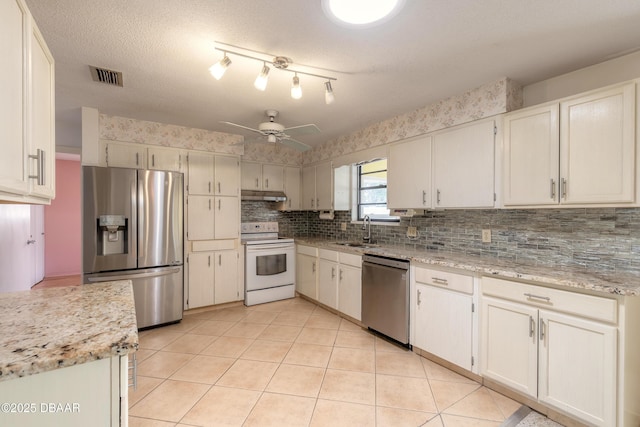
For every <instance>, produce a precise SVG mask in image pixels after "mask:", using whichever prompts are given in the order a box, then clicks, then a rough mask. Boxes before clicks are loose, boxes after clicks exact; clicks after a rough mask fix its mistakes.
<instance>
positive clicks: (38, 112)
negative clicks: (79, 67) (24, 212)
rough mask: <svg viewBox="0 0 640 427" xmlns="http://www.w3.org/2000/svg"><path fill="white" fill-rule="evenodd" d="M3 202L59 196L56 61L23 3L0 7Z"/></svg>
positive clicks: (0, 176)
mask: <svg viewBox="0 0 640 427" xmlns="http://www.w3.org/2000/svg"><path fill="white" fill-rule="evenodd" d="M0 40H2V42H0V56H1V57H2V61H1V62H0V78H1V79H2V82H3V83H2V96H0V129H1V132H2V133H1V134H0V138H1V139H2V141H3V144H2V150H3V155H2V157H1V158H0V200H7V201H13V202H24V203H49V202H50V201H51V199H52V198H53V197H54V196H55V129H54V125H55V101H54V90H55V85H54V75H55V74H54V60H53V56H52V55H51V53H50V51H49V49H48V48H47V45H46V43H45V41H44V39H43V38H42V35H41V34H40V31H39V30H38V28H37V26H36V24H35V22H34V21H33V19H32V17H31V14H30V12H29V10H28V9H27V7H26V5H25V4H24V3H23V2H22V1H20V0H15V1H14V0H8V1H3V2H2V4H0Z"/></svg>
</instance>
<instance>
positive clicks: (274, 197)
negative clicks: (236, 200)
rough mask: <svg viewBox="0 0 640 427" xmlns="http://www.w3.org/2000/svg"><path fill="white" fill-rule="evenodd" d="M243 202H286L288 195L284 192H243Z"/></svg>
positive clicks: (241, 196) (241, 197)
mask: <svg viewBox="0 0 640 427" xmlns="http://www.w3.org/2000/svg"><path fill="white" fill-rule="evenodd" d="M240 199H241V200H263V201H266V202H284V201H285V200H287V195H286V194H284V192H282V191H257V190H242V193H241V195H240Z"/></svg>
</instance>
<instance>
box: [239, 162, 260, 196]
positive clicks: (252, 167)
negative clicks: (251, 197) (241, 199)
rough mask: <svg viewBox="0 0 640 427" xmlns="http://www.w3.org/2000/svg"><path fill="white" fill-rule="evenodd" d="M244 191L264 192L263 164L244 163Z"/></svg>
mask: <svg viewBox="0 0 640 427" xmlns="http://www.w3.org/2000/svg"><path fill="white" fill-rule="evenodd" d="M242 189H243V190H262V164H261V163H254V162H242Z"/></svg>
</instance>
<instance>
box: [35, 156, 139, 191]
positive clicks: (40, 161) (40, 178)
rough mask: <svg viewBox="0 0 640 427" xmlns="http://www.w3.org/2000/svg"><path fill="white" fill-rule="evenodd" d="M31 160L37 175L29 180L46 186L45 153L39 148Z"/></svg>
mask: <svg viewBox="0 0 640 427" xmlns="http://www.w3.org/2000/svg"><path fill="white" fill-rule="evenodd" d="M29 158H30V159H35V160H36V174H35V175H29V178H30V179H35V180H37V183H38V185H44V183H45V180H44V166H45V165H44V163H45V151H44V150H41V149H39V148H38V150H37V151H36V154H35V155H33V154H29ZM136 164H137V162H136Z"/></svg>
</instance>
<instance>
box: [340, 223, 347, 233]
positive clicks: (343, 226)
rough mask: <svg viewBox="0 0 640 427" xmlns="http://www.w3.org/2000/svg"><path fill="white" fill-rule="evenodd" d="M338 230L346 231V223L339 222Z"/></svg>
mask: <svg viewBox="0 0 640 427" xmlns="http://www.w3.org/2000/svg"><path fill="white" fill-rule="evenodd" d="M340 230H342V231H347V223H346V222H341V223H340Z"/></svg>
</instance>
